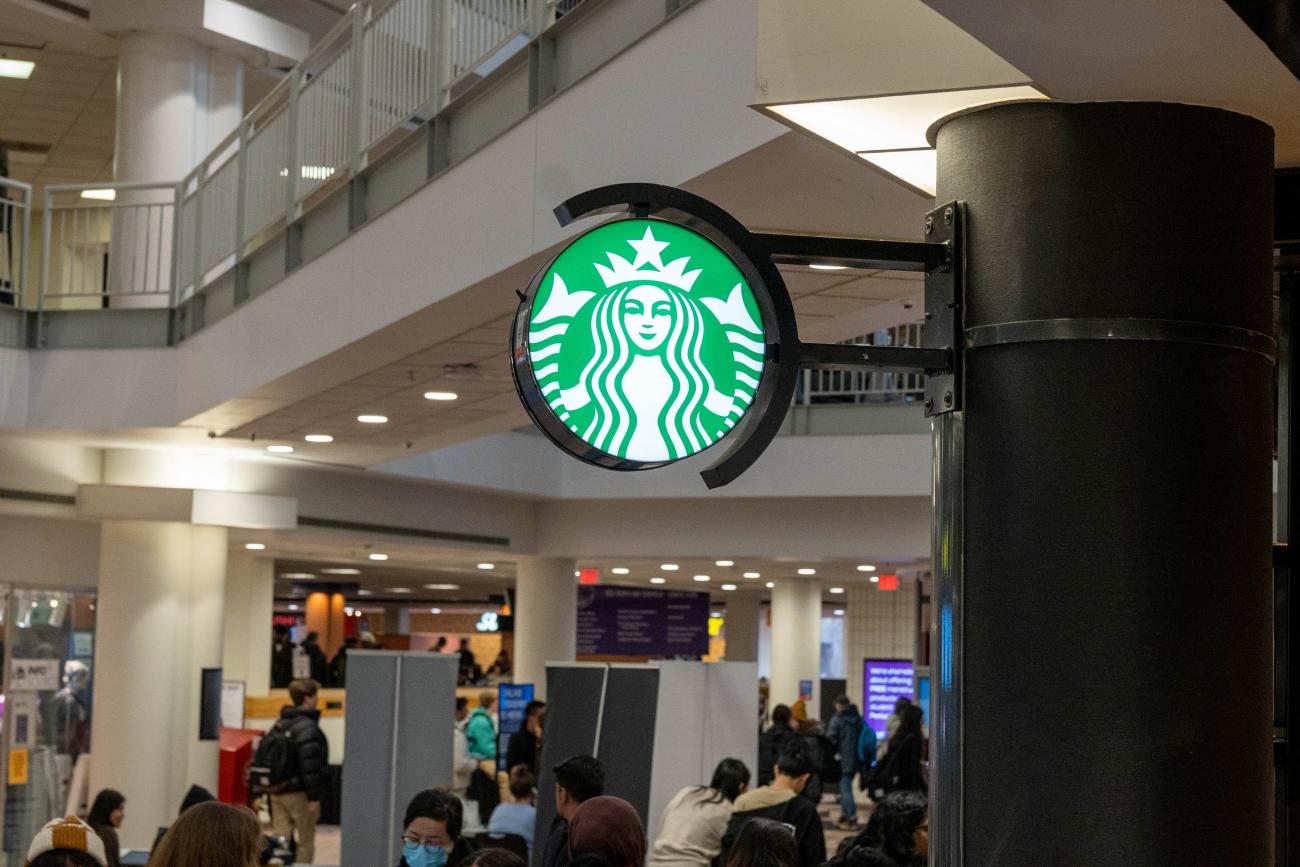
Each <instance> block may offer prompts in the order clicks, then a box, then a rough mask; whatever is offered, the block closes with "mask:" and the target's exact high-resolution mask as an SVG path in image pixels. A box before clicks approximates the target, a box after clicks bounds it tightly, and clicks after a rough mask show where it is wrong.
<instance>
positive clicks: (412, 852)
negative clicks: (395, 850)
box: [308, 789, 473, 867]
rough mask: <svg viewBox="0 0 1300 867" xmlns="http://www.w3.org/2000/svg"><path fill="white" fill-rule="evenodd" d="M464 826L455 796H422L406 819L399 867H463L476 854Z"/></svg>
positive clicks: (436, 791)
mask: <svg viewBox="0 0 1300 867" xmlns="http://www.w3.org/2000/svg"><path fill="white" fill-rule="evenodd" d="M463 824H464V813H462V812H461V805H460V799H459V798H457V797H456V796H455V795H453V794H452V793H451V792H447V791H444V790H442V789H425V790H424V791H423V792H420V793H418V794H417V795H416V796H415V797H414V798H412V799H411V803H410V804H408V805H407V807H406V815H405V816H404V817H403V818H402V828H404V829H405V830H403V831H402V860H401V861H400V862H399V863H398V865H397V867H461V865H463V864H464V863H465V862H466V861H468V860H469V858H470V856H471V855H472V854H473V850H472V849H471V848H470V845H469V843H467V842H466V841H465V838H464V837H462V836H461V833H460V832H461V827H462V825H463ZM308 863H310V862H308Z"/></svg>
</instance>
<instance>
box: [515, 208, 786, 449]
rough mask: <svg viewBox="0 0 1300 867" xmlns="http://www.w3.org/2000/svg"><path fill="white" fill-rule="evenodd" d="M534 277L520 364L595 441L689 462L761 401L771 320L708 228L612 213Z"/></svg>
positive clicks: (554, 409)
mask: <svg viewBox="0 0 1300 867" xmlns="http://www.w3.org/2000/svg"><path fill="white" fill-rule="evenodd" d="M534 285H535V287H536V289H535V291H534V293H533V295H532V298H531V305H528V302H525V304H526V309H524V310H521V314H520V317H519V318H518V319H517V321H516V336H515V349H516V356H515V357H516V364H517V365H520V364H524V365H525V366H526V367H527V368H528V369H530V370H531V373H532V377H533V383H532V384H535V386H536V388H537V392H538V395H539V396H540V401H541V402H542V403H544V405H545V406H546V407H547V408H549V411H550V412H551V413H552V414H553V415H554V416H555V418H556V419H558V421H559V422H560V424H562V425H563V426H564V428H566V429H567V430H568V431H570V432H571V433H572V434H573V436H575V437H576V438H577V439H579V440H581V442H582V443H583V444H585V445H586V446H589V447H591V448H594V449H596V450H598V451H600V452H603V453H605V454H606V455H611V456H613V457H615V458H619V459H621V460H623V461H627V462H631V463H637V464H663V463H668V462H671V461H676V460H681V459H682V458H687V457H690V456H691V455H694V454H698V453H699V452H701V451H703V450H704V449H706V448H708V447H709V446H711V445H713V444H714V443H716V442H717V441H718V440H720V439H722V438H723V437H724V436H726V434H727V432H728V431H730V430H731V429H732V428H733V427H735V425H736V423H737V422H739V421H740V419H741V418H743V417H744V415H745V412H746V410H748V408H749V406H750V404H752V403H753V402H754V394H755V393H756V392H757V391H758V386H759V382H760V380H761V379H762V376H763V362H764V357H765V341H764V329H763V318H762V315H761V313H760V311H759V306H758V303H757V302H756V301H755V299H754V293H753V290H752V289H751V288H750V286H749V283H748V282H747V281H746V280H745V278H744V276H743V275H742V274H741V271H740V269H739V268H737V267H736V264H735V263H734V262H733V261H732V260H731V258H730V257H729V256H727V254H726V253H724V252H723V251H722V250H721V249H719V248H718V247H717V246H716V245H715V244H713V242H711V241H709V240H708V239H707V238H705V237H704V236H702V235H700V234H698V233H696V232H694V231H692V230H690V229H687V228H685V227H684V226H679V225H677V224H676V223H669V222H665V221H663V220H647V219H632V220H619V221H616V222H613V223H607V224H605V225H603V226H599V227H597V228H595V229H593V230H591V231H590V232H587V233H586V234H584V235H582V236H581V237H579V238H578V239H577V240H575V241H574V242H573V243H572V244H570V245H569V246H568V247H567V248H565V250H564V251H563V252H562V253H560V255H559V256H557V257H556V258H555V260H554V261H553V262H552V263H551V264H550V266H549V267H548V268H547V269H546V270H545V271H544V272H543V274H542V275H541V278H540V280H539V281H537V282H535V284H534ZM523 328H526V334H524V333H520V331H521V329H523ZM534 403H536V401H534ZM534 411H535V410H534ZM539 420H540V419H539ZM570 450H571V451H574V449H570ZM575 453H576V452H575Z"/></svg>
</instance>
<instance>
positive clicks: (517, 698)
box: [497, 683, 533, 771]
mask: <svg viewBox="0 0 1300 867" xmlns="http://www.w3.org/2000/svg"><path fill="white" fill-rule="evenodd" d="M532 700H533V685H532V684H531V683H503V684H501V685H500V686H498V687H497V708H498V713H499V717H498V721H499V726H500V731H499V733H498V735H497V770H499V771H509V770H510V769H509V768H507V767H506V749H507V748H508V747H509V746H510V736H511V735H513V734H514V733H515V732H518V731H522V730H523V728H524V710H525V708H527V707H528V703H529V702H530V701H532Z"/></svg>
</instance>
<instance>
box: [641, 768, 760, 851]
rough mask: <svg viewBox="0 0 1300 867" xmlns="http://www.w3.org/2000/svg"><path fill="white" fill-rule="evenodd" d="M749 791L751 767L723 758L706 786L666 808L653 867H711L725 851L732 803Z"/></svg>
mask: <svg viewBox="0 0 1300 867" xmlns="http://www.w3.org/2000/svg"><path fill="white" fill-rule="evenodd" d="M748 789H749V768H747V767H745V763H744V762H742V761H740V759H723V760H722V761H721V762H719V763H718V767H717V768H716V769H715V770H714V771H713V779H712V780H711V781H710V782H709V784H708V785H707V786H688V787H686V788H685V789H682V790H681V791H680V792H678V793H677V794H676V795H675V796H674V797H673V799H672V800H671V801H669V802H668V806H667V807H665V808H664V814H663V823H662V824H661V825H660V829H659V837H658V838H657V839H656V840H655V845H654V849H653V850H652V851H651V853H650V860H649V862H647V863H648V864H649V865H650V867H708V865H709V864H710V863H712V861H713V859H714V858H716V857H717V856H718V853H719V852H721V851H722V835H723V834H725V833H726V831H727V822H729V821H730V820H731V810H732V804H733V803H734V802H735V800H736V798H738V797H740V796H741V795H742V794H744V792H745V791H747V790H748Z"/></svg>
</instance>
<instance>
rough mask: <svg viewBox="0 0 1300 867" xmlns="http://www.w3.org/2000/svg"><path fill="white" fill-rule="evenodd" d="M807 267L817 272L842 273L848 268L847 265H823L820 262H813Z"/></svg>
mask: <svg viewBox="0 0 1300 867" xmlns="http://www.w3.org/2000/svg"><path fill="white" fill-rule="evenodd" d="M808 267H809V268H813V269H816V270H818V271H843V270H844V269H845V268H847V267H849V266H848V265H824V264H822V263H821V262H814V263H813V264H811V265H809V266H808Z"/></svg>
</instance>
